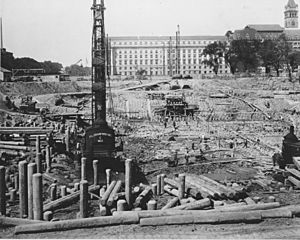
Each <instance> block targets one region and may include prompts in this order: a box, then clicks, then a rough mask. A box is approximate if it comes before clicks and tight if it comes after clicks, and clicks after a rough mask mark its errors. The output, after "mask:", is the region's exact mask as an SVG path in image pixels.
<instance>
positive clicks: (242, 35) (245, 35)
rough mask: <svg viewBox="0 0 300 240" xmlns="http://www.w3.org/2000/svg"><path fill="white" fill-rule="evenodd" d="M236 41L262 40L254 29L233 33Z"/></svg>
mask: <svg viewBox="0 0 300 240" xmlns="http://www.w3.org/2000/svg"><path fill="white" fill-rule="evenodd" d="M233 39H234V40H241V39H245V40H246V39H247V40H259V39H261V36H260V34H259V33H258V32H257V31H256V30H255V29H253V28H245V29H242V30H235V31H234V33H233Z"/></svg>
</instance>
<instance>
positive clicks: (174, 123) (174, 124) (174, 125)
mask: <svg viewBox="0 0 300 240" xmlns="http://www.w3.org/2000/svg"><path fill="white" fill-rule="evenodd" d="M173 127H174V130H175V131H176V129H177V127H176V122H175V120H174V121H173Z"/></svg>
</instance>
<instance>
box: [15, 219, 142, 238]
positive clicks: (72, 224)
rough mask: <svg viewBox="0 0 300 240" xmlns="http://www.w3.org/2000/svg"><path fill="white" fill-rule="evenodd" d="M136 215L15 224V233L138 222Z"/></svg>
mask: <svg viewBox="0 0 300 240" xmlns="http://www.w3.org/2000/svg"><path fill="white" fill-rule="evenodd" d="M138 223H139V218H138V216H129V217H126V216H108V217H93V218H84V219H75V220H64V221H58V222H46V223H38V224H30V225H22V226H17V227H16V228H15V234H21V233H23V234H28V233H41V232H49V231H66V230H70V229H81V228H92V227H93V228H96V227H97V228H98V227H105V226H114V225H125V224H138Z"/></svg>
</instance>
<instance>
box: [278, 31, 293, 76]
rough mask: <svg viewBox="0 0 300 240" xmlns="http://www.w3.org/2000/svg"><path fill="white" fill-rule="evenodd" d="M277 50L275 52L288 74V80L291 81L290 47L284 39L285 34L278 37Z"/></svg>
mask: <svg viewBox="0 0 300 240" xmlns="http://www.w3.org/2000/svg"><path fill="white" fill-rule="evenodd" d="M276 44H277V48H276V50H277V51H278V52H279V55H280V56H281V61H282V62H283V64H284V65H285V67H286V68H287V70H288V73H289V80H290V81H292V69H291V62H290V61H291V59H292V58H291V57H290V55H291V54H292V45H291V43H289V42H288V41H287V39H286V36H285V34H282V35H280V37H279V38H278V39H277V40H276Z"/></svg>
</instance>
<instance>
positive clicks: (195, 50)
mask: <svg viewBox="0 0 300 240" xmlns="http://www.w3.org/2000/svg"><path fill="white" fill-rule="evenodd" d="M203 49H204V48H198V49H180V53H181V54H184V53H202V51H203ZM171 52H172V53H176V49H174V48H173V49H172V50H171ZM116 53H117V55H119V56H122V54H144V55H145V54H148V53H149V54H156V55H157V54H158V53H160V54H162V53H163V51H162V50H158V49H156V50H147V49H145V50H143V49H140V50H118V51H116ZM165 53H170V50H169V49H166V51H165Z"/></svg>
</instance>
